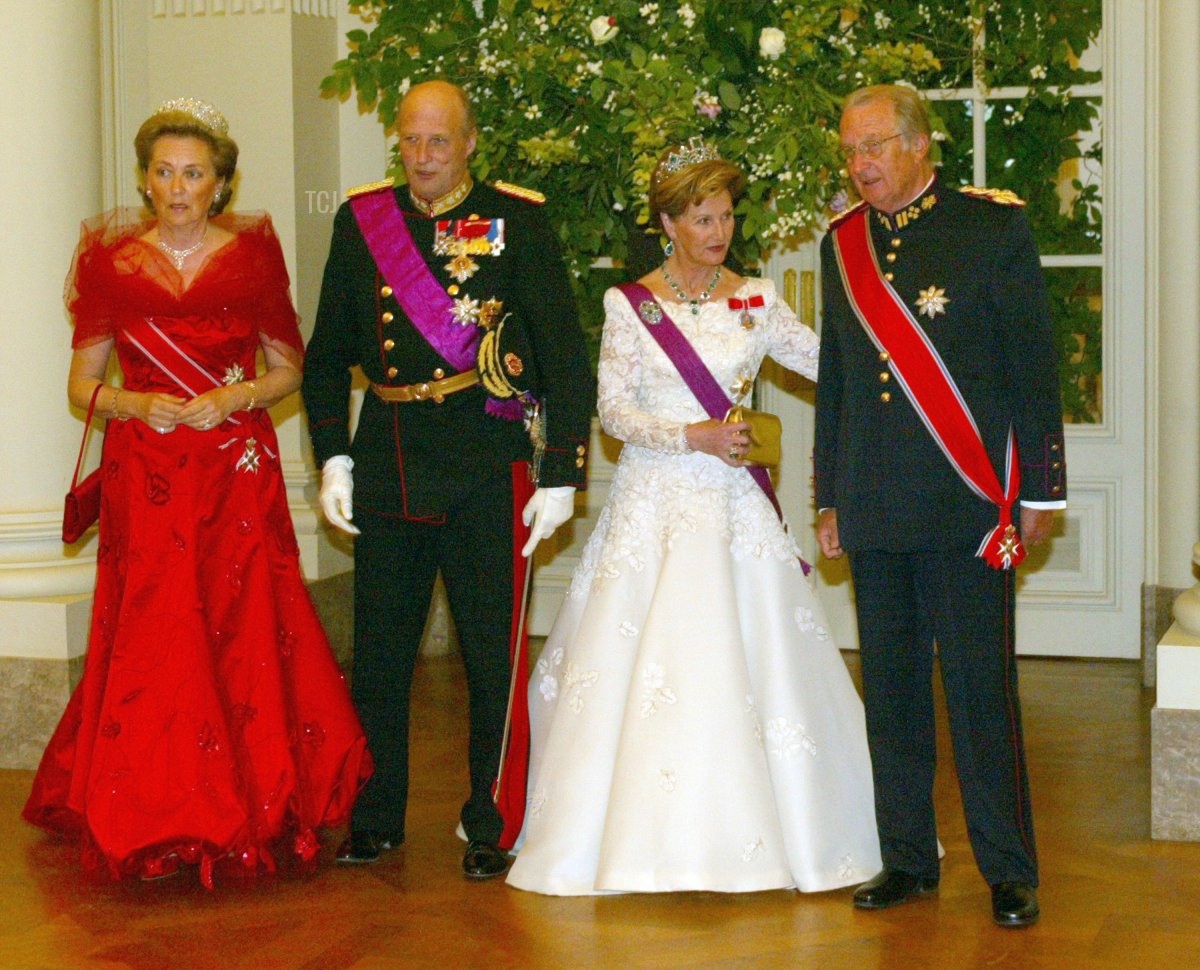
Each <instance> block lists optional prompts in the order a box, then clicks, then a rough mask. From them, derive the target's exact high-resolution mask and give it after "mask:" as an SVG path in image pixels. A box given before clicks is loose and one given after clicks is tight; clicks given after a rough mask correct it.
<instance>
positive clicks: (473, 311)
mask: <svg viewBox="0 0 1200 970" xmlns="http://www.w3.org/2000/svg"><path fill="white" fill-rule="evenodd" d="M451 312H452V313H453V314H454V319H455V320H456V321H457V322H458V323H460V324H462V325H463V326H464V327H466V326H469V325H470V324H473V323H475V322H477V321H478V320H479V301H478V300H476V299H474V298H472V297H469V296H460V297H459V298H458V299H457V300H455V301H454V309H453V310H452V311H451Z"/></svg>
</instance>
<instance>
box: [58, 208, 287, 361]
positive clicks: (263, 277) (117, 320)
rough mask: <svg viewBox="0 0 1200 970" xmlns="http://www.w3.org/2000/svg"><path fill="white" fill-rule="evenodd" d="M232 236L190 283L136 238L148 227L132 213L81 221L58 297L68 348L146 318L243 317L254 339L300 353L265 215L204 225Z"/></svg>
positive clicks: (283, 269)
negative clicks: (68, 329)
mask: <svg viewBox="0 0 1200 970" xmlns="http://www.w3.org/2000/svg"><path fill="white" fill-rule="evenodd" d="M209 221H210V223H211V224H212V225H214V226H218V227H220V228H222V229H225V230H226V231H228V232H230V233H232V234H233V235H234V239H232V240H231V241H230V242H228V243H227V244H226V245H224V246H222V247H221V248H220V249H218V250H216V251H215V252H213V253H211V254H210V255H209V256H208V258H207V259H206V260H205V262H204V264H203V265H202V266H201V268H200V270H199V271H198V272H197V274H196V276H195V278H194V279H193V280H192V281H191V283H190V285H188V286H186V287H185V286H184V283H183V278H182V276H181V275H180V273H179V271H178V270H176V269H175V267H174V266H173V265H172V263H171V261H170V260H169V259H167V257H166V255H165V254H164V253H163V252H162V251H161V250H160V249H158V247H157V246H154V245H151V244H150V243H148V242H146V241H145V240H144V239H143V237H144V236H145V235H146V233H148V232H149V231H150V230H151V229H152V228H153V227H154V224H155V220H154V219H153V217H150V216H147V215H146V213H145V212H144V211H140V210H137V209H112V210H109V211H108V212H104V213H101V214H100V215H98V216H93V217H92V218H91V219H87V220H85V221H84V223H83V225H82V226H81V229H80V235H79V245H78V246H77V247H76V249H75V255H74V258H73V259H72V260H71V269H70V272H68V274H67V279H66V284H65V286H64V292H63V299H64V302H65V303H66V306H67V310H68V312H69V313H70V314H71V318H72V320H73V322H74V325H75V334H74V337H73V339H72V346H74V347H76V348H80V347H86V346H88V345H89V344H94V343H97V342H99V341H101V340H107V339H110V338H112V337H113V336H114V335H115V334H116V332H117V331H118V330H120V329H121V328H122V326H123V324H124V322H125V321H127V320H130V319H140V318H142V317H146V316H171V317H180V316H189V317H197V318H200V319H209V320H219V319H222V318H227V317H238V318H242V319H251V320H253V321H254V323H255V326H257V328H258V330H259V333H260V334H261V335H262V337H263V338H264V339H265V340H267V341H270V342H271V343H274V344H277V345H282V346H284V347H286V348H288V349H289V350H291V351H293V352H295V353H296V354H298V355H302V354H303V353H304V343H303V341H302V339H301V337H300V326H299V318H298V317H297V316H296V311H295V309H294V307H293V306H292V301H291V298H290V296H289V294H288V283H289V280H288V273H287V266H286V265H285V263H284V260H283V251H282V249H281V248H280V245H279V237H278V236H277V235H276V234H275V227H274V226H273V225H272V224H271V217H270V216H269V215H267V213H265V212H248V213H223V214H221V215H219V216H214V217H213V218H212V219H210V220H209Z"/></svg>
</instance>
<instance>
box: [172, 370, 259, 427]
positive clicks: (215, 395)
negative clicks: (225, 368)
mask: <svg viewBox="0 0 1200 970" xmlns="http://www.w3.org/2000/svg"><path fill="white" fill-rule="evenodd" d="M250 396H251V395H250V389H249V388H247V387H246V386H245V382H242V383H238V384H230V385H228V386H226V387H214V388H213V389H212V390H211V391H205V392H204V393H203V394H199V395H197V396H196V397H194V398H192V399H191V400H190V401H188V402H187V403H186V404H184V405H183V407H181V408H180V409H179V414H178V416H177V420H178V422H179V423H180V424H186V425H187V426H188V427H189V428H194V429H195V430H197V431H211V430H212V429H213V428H215V427H216V426H217V425H219V424H220V423H221V422H222V421H224V420H225V419H226V418H227V417H229V415H231V414H233V412H234V411H240V410H242V409H243V408H245V407H246V406H247V405H248V404H249V403H250Z"/></svg>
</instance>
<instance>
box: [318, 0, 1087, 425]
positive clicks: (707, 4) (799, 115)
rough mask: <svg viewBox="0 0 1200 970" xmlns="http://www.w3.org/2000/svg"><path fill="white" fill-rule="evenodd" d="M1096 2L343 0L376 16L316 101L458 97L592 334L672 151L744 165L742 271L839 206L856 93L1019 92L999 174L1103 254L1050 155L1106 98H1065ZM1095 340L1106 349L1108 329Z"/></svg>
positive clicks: (1067, 146) (1072, 236)
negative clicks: (545, 212) (602, 292)
mask: <svg viewBox="0 0 1200 970" xmlns="http://www.w3.org/2000/svg"><path fill="white" fill-rule="evenodd" d="M1100 4H1101V0H889V2H886V3H883V2H879V0H802V2H801V0H688V2H685V3H674V2H666V0H660V2H653V0H651V2H648V3H643V2H641V0H421V2H419V3H417V2H413V0H357V2H356V0H350V7H351V8H352V9H353V10H354V11H356V12H357V13H358V14H359V15H361V17H362V19H363V24H364V26H363V29H359V30H354V31H352V32H350V34H348V35H347V36H348V39H349V40H350V42H351V51H350V53H349V55H348V56H347V57H346V58H345V59H343V60H340V61H338V62H337V63H336V64H334V65H333V70H332V73H331V74H330V76H329V77H327V78H326V79H325V80H324V81H323V82H322V91H323V92H324V93H326V94H327V95H328V96H331V97H339V98H346V97H349V96H350V94H351V92H354V93H356V94H357V97H358V100H359V103H360V105H361V106H362V107H363V108H364V109H365V110H374V111H376V112H377V113H378V115H379V117H380V120H381V121H382V122H383V124H384V125H385V127H388V128H390V127H391V126H392V125H393V124H394V122H395V120H396V111H397V108H398V104H399V99H400V97H401V96H402V95H403V93H404V92H405V91H407V90H408V88H409V86H410V85H411V84H414V83H417V82H419V81H423V80H428V79H431V78H435V77H442V78H446V79H448V80H451V81H454V82H455V83H458V84H461V85H462V86H463V87H464V88H466V89H467V90H468V92H470V94H471V95H472V98H473V100H474V102H475V105H476V108H477V110H478V115H479V135H480V137H479V145H478V148H477V150H476V154H475V159H474V162H473V167H474V170H475V172H476V174H477V175H478V176H480V177H482V178H487V177H500V178H504V179H507V180H509V181H513V182H518V183H520V184H524V185H528V186H531V187H534V188H537V189H539V190H541V191H542V192H544V193H546V195H547V196H548V197H549V199H550V201H551V211H552V215H553V217H554V219H555V222H556V224H557V226H558V231H559V234H560V236H561V237H562V242H563V248H564V252H565V254H566V257H567V261H568V264H569V265H570V267H571V269H572V271H573V273H574V276H575V278H576V283H577V296H579V297H580V303H581V309H583V310H584V314H585V326H590V327H596V326H598V320H595V319H591V318H590V317H593V316H595V315H596V314H597V313H598V312H599V306H598V301H596V300H594V299H592V297H593V296H594V294H593V292H592V291H593V290H595V289H596V287H597V286H599V285H600V282H602V281H603V282H607V278H608V276H610V275H611V273H602V272H601V271H599V270H597V269H595V268H594V264H595V263H596V261H597V259H600V258H602V257H610V258H612V259H613V260H615V261H616V262H617V263H618V264H621V263H623V262H625V261H632V262H633V263H636V262H637V257H638V255H639V253H642V254H644V253H645V252H646V251H647V239H646V233H647V231H648V230H649V228H650V227H649V226H648V211H647V209H646V202H645V196H646V188H647V186H648V183H649V178H650V172H651V171H652V169H653V167H654V164H655V162H656V161H657V159H658V157H659V155H660V154H661V153H662V152H663V150H664V149H665V148H667V147H668V146H669V145H672V144H675V143H678V142H680V141H686V140H687V139H688V138H690V137H692V136H694V135H702V136H703V137H704V138H705V139H709V140H713V141H715V142H716V143H717V144H718V145H719V146H720V149H721V152H722V154H723V155H724V156H725V157H727V158H730V159H732V160H735V161H736V162H738V163H739V164H741V165H742V166H743V167H744V168H745V169H746V171H747V173H748V175H749V177H750V187H749V189H748V191H747V193H746V195H745V197H744V198H743V199H742V200H741V201H740V202H739V204H738V208H737V214H738V218H739V225H740V231H739V233H738V237H737V239H736V240H735V244H734V252H733V258H734V259H735V260H737V261H739V262H740V263H741V264H743V265H750V266H752V265H754V264H756V263H757V262H758V261H759V260H760V259H761V258H762V256H763V255H764V254H765V253H766V252H767V251H768V250H770V249H771V247H772V246H774V245H776V244H778V243H780V242H781V241H786V240H789V239H793V238H795V237H797V236H799V235H801V234H803V233H804V232H805V231H806V230H808V229H811V228H815V227H819V226H821V225H823V224H824V223H825V222H826V221H827V220H828V218H829V215H830V214H831V211H836V210H839V209H841V208H843V207H844V206H845V204H846V203H847V201H848V200H847V195H846V191H845V190H846V187H847V183H846V179H845V173H844V171H843V170H842V166H841V161H840V158H839V155H838V137H837V120H838V114H839V104H840V100H841V98H842V97H843V96H844V95H845V94H847V93H848V92H849V91H851V90H853V89H854V88H857V87H860V86H862V85H864V84H872V83H882V82H895V81H902V82H905V83H910V84H913V85H915V86H916V87H918V88H922V89H925V88H970V87H971V86H972V84H973V83H978V84H980V85H981V86H983V87H985V88H987V87H996V86H1014V87H1018V88H1020V90H1021V96H1020V97H1018V98H1016V99H1014V100H1010V101H1004V102H997V104H999V105H1002V106H1003V107H1002V108H1001V109H999V110H1001V112H1002V114H1001V116H1000V117H999V118H998V121H999V122H1000V123H999V124H998V125H997V126H992V127H995V130H994V131H991V130H989V139H991V140H989V156H994V158H993V157H989V160H988V173H989V181H991V182H992V184H995V185H998V186H1003V187H1007V188H1013V189H1014V190H1015V191H1017V192H1018V194H1020V195H1022V196H1023V197H1026V198H1028V199H1029V201H1030V215H1031V217H1032V218H1033V220H1034V226H1035V231H1036V232H1037V235H1038V239H1039V243H1040V244H1041V245H1042V246H1043V249H1044V251H1045V252H1075V253H1078V252H1095V251H1098V246H1099V233H1100V222H1099V209H1100V198H1099V189H1098V186H1094V185H1087V184H1084V183H1083V182H1082V181H1081V183H1080V186H1079V188H1078V191H1077V193H1076V195H1075V196H1074V197H1073V199H1072V200H1071V201H1070V202H1069V204H1067V205H1066V206H1065V211H1062V210H1063V205H1062V204H1061V200H1060V198H1059V195H1058V194H1057V187H1058V180H1059V173H1058V169H1059V164H1060V162H1061V161H1062V160H1064V159H1065V158H1070V157H1074V156H1079V155H1080V148H1079V142H1078V140H1077V133H1078V132H1081V131H1086V130H1087V129H1088V128H1089V127H1090V125H1091V122H1092V119H1093V118H1094V115H1095V112H1096V110H1097V108H1096V106H1095V105H1094V104H1093V103H1091V102H1086V101H1070V100H1068V99H1066V98H1064V97H1061V96H1059V95H1057V94H1055V93H1054V92H1055V90H1056V88H1057V87H1059V86H1062V85H1065V84H1078V83H1087V82H1089V81H1094V80H1095V79H1096V77H1095V76H1094V75H1091V74H1089V73H1088V72H1086V71H1084V70H1082V69H1081V68H1080V67H1079V65H1078V63H1077V60H1076V55H1077V53H1078V52H1081V51H1083V50H1085V49H1086V48H1087V47H1088V45H1089V44H1091V43H1092V42H1094V40H1095V38H1096V37H1097V35H1098V31H1099V27H1100ZM764 31H765V32H766V33H764ZM981 32H982V33H981ZM979 37H984V38H986V40H987V43H986V44H985V45H983V46H981V45H980V44H978V43H976V40H977V39H978V38H979ZM933 107H934V108H935V115H936V117H935V119H934V125H935V134H936V136H937V137H938V138H939V139H941V141H940V142H939V145H938V146H937V149H940V151H941V154H942V156H943V159H944V161H945V163H946V168H945V173H946V176H947V177H948V178H950V179H952V180H954V181H960V182H963V183H964V184H965V183H966V182H970V181H972V180H971V178H970V177H969V176H970V172H971V167H970V144H971V139H970V126H969V118H964V117H963V115H962V109H961V107H960V105H959V103H958V102H937V103H935V104H934V106H933ZM1015 117H1020V118H1021V119H1022V122H1021V123H1020V124H1011V123H1006V122H1009V121H1011V119H1013V118H1015ZM1096 152H1098V149H1097V150H1096ZM937 154H938V152H937V150H935V157H936V156H937ZM1093 156H1094V157H1095V160H1097V161H1098V156H1096V155H1095V153H1093ZM1009 159H1012V160H1013V161H1012V162H1011V163H1010V162H1009ZM964 162H965V166H964ZM993 164H994V165H995V167H993ZM393 167H394V174H397V175H399V174H401V172H400V166H399V160H398V159H396V160H395V164H394V166H393ZM652 245H656V243H652ZM651 251H656V250H653V249H651ZM1064 299H1065V298H1064ZM1085 302H1087V301H1085ZM1076 318H1077V315H1076V314H1073V313H1067V314H1065V315H1064V317H1063V319H1064V320H1069V321H1071V325H1075V323H1076V322H1077V319H1076ZM1085 343H1087V345H1088V347H1089V348H1091V347H1092V346H1093V345H1094V346H1095V348H1096V352H1097V353H1098V347H1099V333H1098V327H1097V330H1096V338H1095V339H1094V340H1088V341H1085ZM1090 352H1091V351H1090V350H1089V351H1088V353H1090ZM1088 366H1090V364H1089V365H1088ZM1072 379H1073V378H1071V377H1070V376H1069V375H1068V378H1067V380H1068V381H1069V380H1072ZM1086 411H1087V408H1086V407H1085V408H1084V409H1083V412H1086ZM1081 419H1083V418H1081Z"/></svg>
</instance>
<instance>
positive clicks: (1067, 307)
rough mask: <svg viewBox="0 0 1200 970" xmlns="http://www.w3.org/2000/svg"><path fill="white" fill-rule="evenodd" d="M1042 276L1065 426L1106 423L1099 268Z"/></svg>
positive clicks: (1056, 271)
mask: <svg viewBox="0 0 1200 970" xmlns="http://www.w3.org/2000/svg"><path fill="white" fill-rule="evenodd" d="M1045 276H1046V295H1047V299H1048V300H1049V303H1050V314H1051V316H1052V317H1053V319H1054V329H1055V332H1056V333H1057V335H1058V354H1059V361H1058V372H1059V377H1060V386H1061V388H1062V398H1063V420H1064V421H1066V422H1067V423H1069V424H1093V423H1096V422H1098V421H1101V420H1103V417H1104V415H1103V413H1102V408H1101V404H1102V401H1103V394H1102V392H1103V386H1104V385H1103V381H1104V374H1103V372H1102V366H1103V360H1102V357H1101V353H1100V351H1101V347H1102V342H1101V337H1102V334H1101V310H1102V303H1103V297H1102V292H1103V291H1102V290H1101V280H1102V273H1101V270H1100V267H1098V266H1095V267H1086V268H1082V269H1075V268H1069V269H1064V268H1054V269H1047V270H1045Z"/></svg>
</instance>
